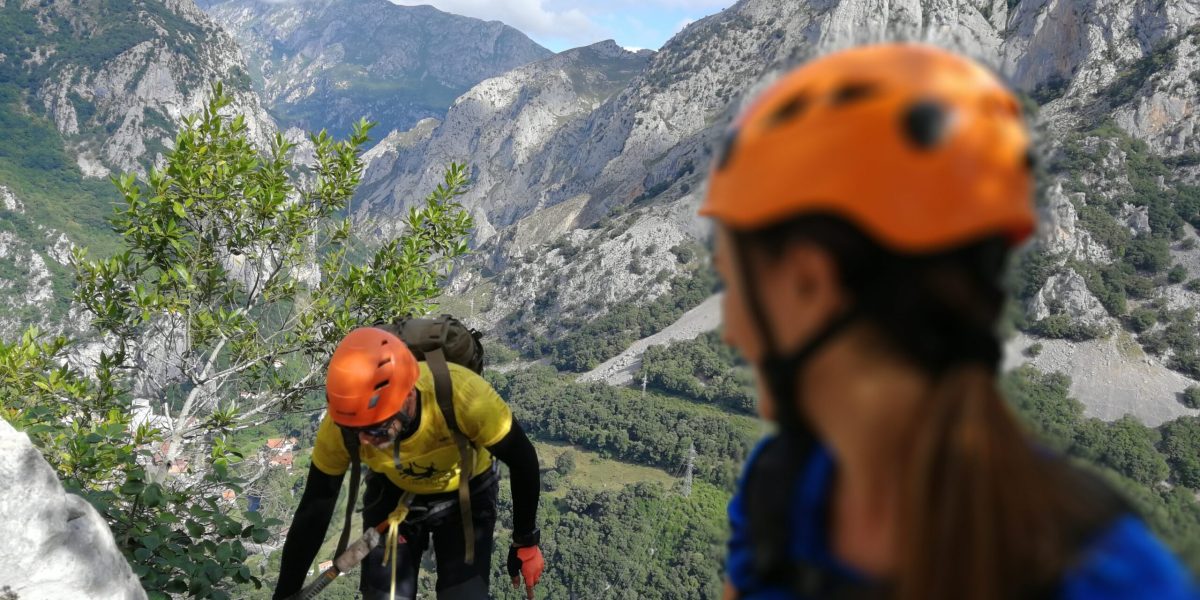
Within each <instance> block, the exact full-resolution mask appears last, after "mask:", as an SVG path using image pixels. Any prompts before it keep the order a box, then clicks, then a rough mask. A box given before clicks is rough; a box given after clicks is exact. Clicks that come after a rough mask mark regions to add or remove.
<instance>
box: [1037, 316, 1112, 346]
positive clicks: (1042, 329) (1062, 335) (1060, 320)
mask: <svg viewBox="0 0 1200 600" xmlns="http://www.w3.org/2000/svg"><path fill="white" fill-rule="evenodd" d="M1028 331H1030V332H1031V333H1034V334H1036V335H1040V336H1042V337H1047V338H1053V339H1064V340H1071V341H1075V342H1082V341H1086V340H1093V339H1096V338H1098V337H1101V336H1103V335H1105V334H1106V333H1107V332H1106V331H1104V329H1102V328H1100V327H1096V326H1092V325H1084V324H1083V323H1079V322H1076V321H1075V320H1074V319H1072V318H1071V317H1069V316H1067V315H1064V314H1054V315H1050V316H1048V317H1046V318H1045V319H1041V320H1039V321H1036V322H1034V323H1033V324H1031V325H1030V326H1029V328H1028Z"/></svg>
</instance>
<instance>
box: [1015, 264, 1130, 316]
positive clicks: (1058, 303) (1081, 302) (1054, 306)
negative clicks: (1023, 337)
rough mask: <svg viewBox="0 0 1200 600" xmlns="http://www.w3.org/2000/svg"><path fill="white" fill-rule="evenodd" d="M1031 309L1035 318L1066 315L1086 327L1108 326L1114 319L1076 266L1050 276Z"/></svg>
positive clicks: (1031, 314)
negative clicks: (1077, 270) (1075, 268)
mask: <svg viewBox="0 0 1200 600" xmlns="http://www.w3.org/2000/svg"><path fill="white" fill-rule="evenodd" d="M1029 312H1030V316H1032V317H1033V318H1034V319H1035V320H1041V319H1045V318H1046V317H1049V316H1051V315H1056V314H1062V315H1066V316H1068V317H1070V318H1071V320H1072V321H1074V322H1076V323H1079V324H1081V325H1084V326H1087V327H1096V328H1106V327H1108V326H1109V325H1110V324H1111V322H1112V319H1111V318H1110V317H1109V316H1108V311H1106V310H1105V309H1104V305H1103V304H1101V303H1100V301H1099V300H1097V299H1096V296H1094V295H1092V292H1091V291H1089V290H1088V288H1087V283H1085V282H1084V280H1083V277H1082V276H1080V275H1079V273H1076V272H1075V270H1074V269H1067V270H1066V271H1064V272H1062V273H1059V274H1057V275H1052V276H1051V277H1050V278H1049V279H1047V280H1046V285H1045V286H1044V287H1042V289H1041V290H1040V291H1038V293H1037V295H1036V296H1034V298H1033V301H1032V303H1031V305H1030V307H1029Z"/></svg>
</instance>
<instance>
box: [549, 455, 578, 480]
mask: <svg viewBox="0 0 1200 600" xmlns="http://www.w3.org/2000/svg"><path fill="white" fill-rule="evenodd" d="M554 470H555V471H558V472H559V474H560V475H564V476H566V475H570V474H571V473H572V472H574V471H575V453H574V452H572V451H570V450H567V451H566V452H563V453H562V454H559V455H558V457H557V458H555V459H554Z"/></svg>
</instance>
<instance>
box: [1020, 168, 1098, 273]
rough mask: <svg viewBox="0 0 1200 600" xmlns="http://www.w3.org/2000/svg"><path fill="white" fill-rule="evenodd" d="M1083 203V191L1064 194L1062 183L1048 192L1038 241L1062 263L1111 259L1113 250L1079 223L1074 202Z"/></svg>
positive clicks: (1042, 212) (1041, 216)
mask: <svg viewBox="0 0 1200 600" xmlns="http://www.w3.org/2000/svg"><path fill="white" fill-rule="evenodd" d="M1076 202H1078V203H1080V204H1083V203H1084V202H1085V200H1084V194H1082V193H1075V194H1069V195H1068V194H1065V193H1063V189H1062V183H1061V182H1059V183H1057V184H1055V185H1054V186H1053V187H1051V188H1050V189H1049V190H1048V191H1047V192H1046V206H1045V207H1043V208H1042V210H1041V211H1040V215H1039V216H1040V220H1039V222H1038V238H1037V239H1038V243H1039V244H1040V245H1041V246H1042V248H1044V249H1045V251H1046V252H1047V253H1048V254H1051V255H1053V256H1055V257H1056V258H1058V260H1059V261H1060V263H1061V262H1066V261H1071V260H1079V261H1085V262H1094V263H1103V264H1107V263H1110V262H1112V253H1111V252H1109V250H1108V248H1105V247H1104V246H1103V245H1101V244H1100V243H1099V242H1097V241H1096V240H1095V239H1094V238H1093V237H1092V234H1091V233H1089V232H1088V231H1087V230H1086V229H1084V228H1083V227H1080V226H1079V225H1078V220H1079V219H1078V213H1077V212H1076V210H1075V203H1076Z"/></svg>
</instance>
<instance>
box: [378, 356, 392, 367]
mask: <svg viewBox="0 0 1200 600" xmlns="http://www.w3.org/2000/svg"><path fill="white" fill-rule="evenodd" d="M391 362H392V357H390V356H389V357H387V358H385V359H383V360H381V361H379V364H377V365H375V366H376V367H382V366H383V365H386V364H389V363H391Z"/></svg>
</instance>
